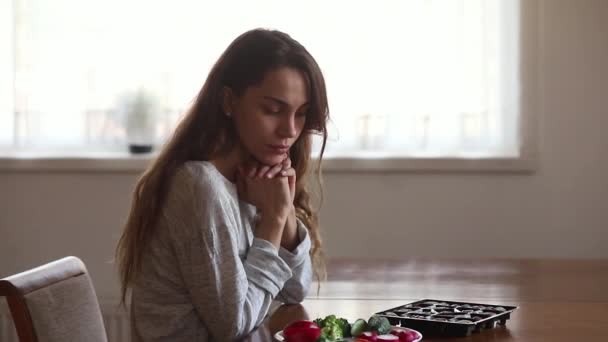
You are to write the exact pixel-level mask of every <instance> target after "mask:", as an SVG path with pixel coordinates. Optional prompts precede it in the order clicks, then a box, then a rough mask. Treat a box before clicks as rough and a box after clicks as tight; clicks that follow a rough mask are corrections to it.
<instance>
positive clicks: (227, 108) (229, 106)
mask: <svg viewBox="0 0 608 342" xmlns="http://www.w3.org/2000/svg"><path fill="white" fill-rule="evenodd" d="M235 101H236V96H235V95H234V92H233V91H232V89H230V88H229V87H226V86H224V87H223V88H222V109H223V110H224V114H227V113H234V107H235Z"/></svg>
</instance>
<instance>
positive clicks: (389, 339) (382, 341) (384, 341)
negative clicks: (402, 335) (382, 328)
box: [376, 334, 399, 342]
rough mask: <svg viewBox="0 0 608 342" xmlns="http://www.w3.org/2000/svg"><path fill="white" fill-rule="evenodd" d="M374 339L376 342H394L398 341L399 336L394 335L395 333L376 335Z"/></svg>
mask: <svg viewBox="0 0 608 342" xmlns="http://www.w3.org/2000/svg"><path fill="white" fill-rule="evenodd" d="M376 341H377V342H394V341H399V337H398V336H395V335H389V334H386V335H378V336H377V337H376Z"/></svg>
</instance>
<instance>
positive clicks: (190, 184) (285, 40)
mask: <svg viewBox="0 0 608 342" xmlns="http://www.w3.org/2000/svg"><path fill="white" fill-rule="evenodd" d="M327 120H328V104H327V96H326V90H325V82H324V79H323V75H322V74H321V71H320V69H319V66H318V65H317V63H316V62H315V60H314V59H313V58H312V56H311V55H310V54H309V53H308V52H307V51H306V49H305V48H304V47H303V46H302V45H300V44H299V43H298V42H296V41H295V40H293V39H292V38H290V37H289V36H288V35H287V34H285V33H282V32H278V31H270V30H262V29H257V30H252V31H249V32H246V33H244V34H242V35H241V36H239V37H238V38H237V39H236V40H235V41H234V42H233V43H232V44H231V45H230V46H229V47H228V48H227V50H226V51H225V52H224V53H223V55H222V56H221V57H220V59H219V60H218V61H217V62H216V64H215V66H214V67H213V69H212V70H211V72H210V73H209V76H208V78H207V81H206V82H205V84H204V86H203V88H202V89H201V91H200V93H199V94H198V97H197V98H196V101H195V102H194V104H193V106H192V108H191V110H190V111H189V112H188V113H187V115H186V117H185V118H184V119H183V121H182V122H181V123H180V125H179V126H178V128H177V130H176V132H175V134H174V136H173V138H172V139H171V140H170V141H169V142H168V143H167V145H166V146H165V147H164V149H163V150H162V152H161V153H160V155H159V156H158V158H157V159H156V160H155V161H154V163H153V164H152V165H151V166H150V168H149V169H148V170H147V171H146V172H145V173H144V174H143V176H142V177H141V179H140V180H139V182H138V184H137V186H136V188H135V192H134V195H133V202H132V207H131V212H130V214H129V218H128V221H127V223H126V226H125V230H124V232H123V235H122V237H121V239H120V241H119V243H118V247H117V251H116V257H117V262H118V265H119V273H120V280H121V284H122V300H123V302H124V301H125V297H126V294H127V292H128V291H129V290H130V292H131V327H132V334H133V338H134V340H135V341H232V340H234V339H237V338H239V337H241V336H243V335H245V334H247V333H249V332H250V331H251V330H253V328H255V327H256V326H257V325H259V324H260V323H261V322H262V320H263V318H264V316H265V315H266V314H267V312H268V309H269V306H270V304H271V302H272V300H273V299H276V300H279V301H282V302H284V303H298V302H301V301H302V300H303V299H304V297H305V295H306V294H307V292H308V290H309V287H310V285H311V281H312V273H313V272H314V273H316V274H317V275H319V274H321V273H320V272H321V271H322V267H321V265H322V263H321V257H320V252H321V240H320V235H319V226H318V221H317V213H316V212H314V210H313V209H312V205H311V203H310V202H311V200H310V196H309V191H308V189H307V184H306V182H305V181H306V180H307V178H309V177H307V173H309V172H310V165H309V164H310V155H311V145H312V135H313V134H320V135H321V136H322V142H323V143H322V149H321V157H322V155H323V150H324V147H325V141H326V138H327V131H326V122H327ZM318 165H319V167H318V168H316V171H317V172H316V173H315V174H316V176H317V177H319V174H320V172H319V170H320V159H319V164H318Z"/></svg>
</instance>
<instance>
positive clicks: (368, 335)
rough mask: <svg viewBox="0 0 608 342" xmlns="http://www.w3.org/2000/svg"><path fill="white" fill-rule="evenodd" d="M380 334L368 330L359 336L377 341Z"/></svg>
mask: <svg viewBox="0 0 608 342" xmlns="http://www.w3.org/2000/svg"><path fill="white" fill-rule="evenodd" d="M377 335H378V334H376V333H375V332H370V331H366V332H364V333H363V334H361V336H359V338H360V339H364V340H366V341H371V342H377V337H376V336H377Z"/></svg>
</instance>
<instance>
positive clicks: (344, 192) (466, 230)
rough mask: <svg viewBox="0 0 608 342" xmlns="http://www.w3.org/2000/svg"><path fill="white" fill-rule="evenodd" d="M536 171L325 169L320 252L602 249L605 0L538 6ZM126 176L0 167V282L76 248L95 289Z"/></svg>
mask: <svg viewBox="0 0 608 342" xmlns="http://www.w3.org/2000/svg"><path fill="white" fill-rule="evenodd" d="M540 30H541V43H542V44H541V56H540V58H541V59H540V63H539V65H540V67H541V70H540V75H541V80H540V82H541V85H542V89H543V93H542V94H543V96H542V99H541V100H540V103H541V105H542V106H541V111H540V113H539V114H540V116H541V117H540V120H539V121H540V132H539V142H540V148H539V151H540V160H539V163H538V164H539V169H538V171H537V172H536V173H534V174H531V175H522V174H519V175H515V174H511V175H509V174H424V173H418V174H416V173H402V174H384V175H378V174H373V175H371V174H336V173H333V174H329V175H327V176H326V177H325V183H326V201H325V206H324V209H323V211H322V219H323V229H324V230H325V232H324V235H325V240H326V252H327V254H328V255H330V256H370V257H410V256H445V257H512V258H523V257H550V258H570V257H573V258H608V248H607V247H606V245H608V229H606V228H608V200H607V199H608V137H607V135H605V134H604V130H605V129H607V128H608V1H605V0H584V1H581V0H545V1H543V2H542V8H541V27H540ZM135 180H136V174H128V173H123V174H120V173H85V174H79V173H6V172H5V173H0V277H2V276H5V275H8V274H12V273H15V272H18V271H20V270H23V269H25V268H29V267H32V266H34V265H37V264H40V263H43V262H46V261H48V260H51V259H55V258H59V257H62V256H64V255H77V256H79V257H81V258H82V259H83V260H84V261H85V263H86V264H87V266H88V267H89V270H90V272H91V274H92V277H93V279H94V281H95V284H96V287H97V291H98V294H99V295H100V297H104V298H112V297H115V296H116V294H117V285H116V277H115V272H114V268H113V266H112V265H111V264H110V263H109V262H108V261H109V260H110V259H111V258H112V255H113V249H114V246H115V243H116V240H117V238H118V236H119V233H120V230H121V225H122V223H123V221H124V219H125V216H126V214H127V211H128V207H129V201H130V192H131V189H132V186H133V184H134V183H135Z"/></svg>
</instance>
